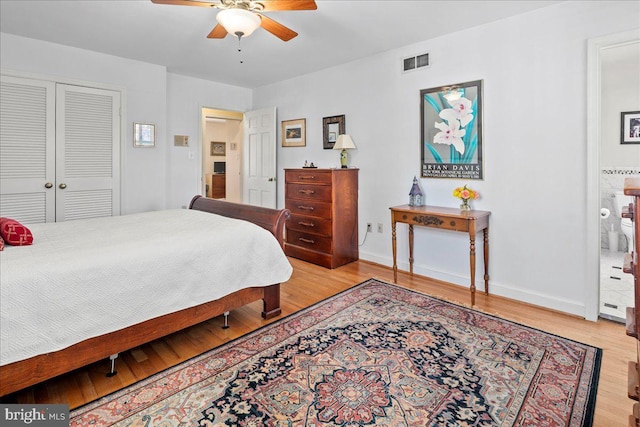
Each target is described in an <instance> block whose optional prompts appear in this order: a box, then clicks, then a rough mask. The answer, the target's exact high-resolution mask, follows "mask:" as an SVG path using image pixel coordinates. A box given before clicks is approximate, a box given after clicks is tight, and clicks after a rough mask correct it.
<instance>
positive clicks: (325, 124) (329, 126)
mask: <svg viewBox="0 0 640 427" xmlns="http://www.w3.org/2000/svg"><path fill="white" fill-rule="evenodd" d="M344 129H345V124H344V114H342V115H341V116H333V117H323V118H322V147H323V148H324V149H325V150H331V149H333V146H334V145H335V144H336V141H337V140H338V135H343V134H344V133H345V130H344Z"/></svg>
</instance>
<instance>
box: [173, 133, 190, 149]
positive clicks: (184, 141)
mask: <svg viewBox="0 0 640 427" xmlns="http://www.w3.org/2000/svg"><path fill="white" fill-rule="evenodd" d="M173 145H175V146H176V147H188V146H189V136H187V135H173Z"/></svg>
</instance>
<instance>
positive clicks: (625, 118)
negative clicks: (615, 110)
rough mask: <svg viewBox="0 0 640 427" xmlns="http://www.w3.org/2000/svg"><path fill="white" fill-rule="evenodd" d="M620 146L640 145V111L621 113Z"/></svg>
mask: <svg viewBox="0 0 640 427" xmlns="http://www.w3.org/2000/svg"><path fill="white" fill-rule="evenodd" d="M620 144H640V111H627V112H626V113H625V112H623V113H620Z"/></svg>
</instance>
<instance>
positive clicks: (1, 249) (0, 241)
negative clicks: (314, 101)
mask: <svg viewBox="0 0 640 427" xmlns="http://www.w3.org/2000/svg"><path fill="white" fill-rule="evenodd" d="M0 251H4V240H3V239H2V237H0Z"/></svg>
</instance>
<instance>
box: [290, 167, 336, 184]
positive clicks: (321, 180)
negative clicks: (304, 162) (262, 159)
mask: <svg viewBox="0 0 640 427" xmlns="http://www.w3.org/2000/svg"><path fill="white" fill-rule="evenodd" d="M284 179H285V182H297V183H301V182H311V183H316V184H331V171H329V170H309V171H305V170H286V171H285V172H284Z"/></svg>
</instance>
